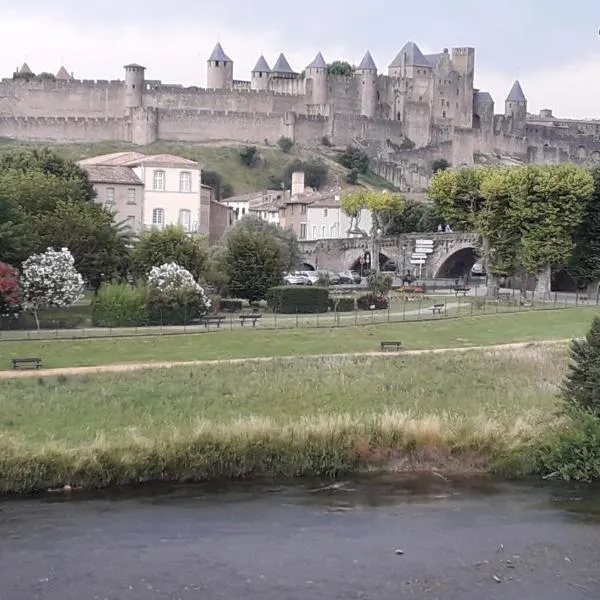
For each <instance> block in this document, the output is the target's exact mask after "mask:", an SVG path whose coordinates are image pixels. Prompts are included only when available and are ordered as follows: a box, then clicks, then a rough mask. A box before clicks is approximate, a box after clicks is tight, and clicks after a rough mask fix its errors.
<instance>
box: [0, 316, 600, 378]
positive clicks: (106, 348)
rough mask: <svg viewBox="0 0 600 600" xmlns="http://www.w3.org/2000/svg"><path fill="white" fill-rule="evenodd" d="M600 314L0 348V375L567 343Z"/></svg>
mask: <svg viewBox="0 0 600 600" xmlns="http://www.w3.org/2000/svg"><path fill="white" fill-rule="evenodd" d="M597 313H598V309H597V308H570V309H565V310H553V311H532V312H527V313H520V314H519V313H517V314H504V315H489V316H482V317H464V318H460V319H442V320H437V321H427V322H407V323H398V324H395V323H394V324H382V325H364V326H359V327H340V328H325V327H323V328H319V329H308V328H306V329H286V330H279V331H277V330H275V331H273V330H261V329H256V330H252V329H244V330H240V329H235V330H233V331H212V332H209V333H201V334H193V335H192V334H189V335H172V336H156V337H144V338H112V339H102V340H64V341H62V340H61V341H45V342H40V341H29V342H0V369H9V368H10V358H11V357H15V356H41V357H42V358H43V360H44V365H45V366H46V367H48V368H57V367H76V366H89V365H102V364H111V363H132V362H150V361H183V360H209V359H226V358H243V357H255V356H290V355H294V356H296V355H310V354H332V353H348V352H371V351H377V350H378V349H379V342H380V341H382V340H401V341H402V342H403V343H404V346H405V347H406V348H408V349H424V348H443V347H457V346H470V345H489V344H498V343H507V342H518V341H533V340H547V339H562V338H571V337H576V336H581V335H583V334H584V333H585V332H586V331H587V329H588V328H589V325H590V322H591V320H592V317H593V316H594V315H595V314H597ZM5 385H6V384H5Z"/></svg>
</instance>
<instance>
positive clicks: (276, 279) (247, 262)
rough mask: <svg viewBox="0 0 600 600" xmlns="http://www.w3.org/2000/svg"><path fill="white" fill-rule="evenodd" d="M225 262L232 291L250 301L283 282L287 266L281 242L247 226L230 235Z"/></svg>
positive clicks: (233, 293) (261, 297) (264, 294)
mask: <svg viewBox="0 0 600 600" xmlns="http://www.w3.org/2000/svg"><path fill="white" fill-rule="evenodd" d="M225 264H226V269H227V275H228V277H229V284H228V288H229V293H230V294H231V295H233V296H236V297H238V298H245V299H247V300H249V301H250V302H255V301H257V300H263V299H264V298H265V297H266V294H267V290H268V289H269V288H271V287H274V286H277V285H280V284H281V283H282V280H283V273H284V270H285V262H284V260H283V258H282V246H281V243H279V241H278V240H276V239H275V238H273V237H272V236H270V235H267V234H265V233H260V232H252V231H247V230H244V229H239V230H237V231H233V232H232V233H230V234H229V235H228V236H227V251H226V255H225Z"/></svg>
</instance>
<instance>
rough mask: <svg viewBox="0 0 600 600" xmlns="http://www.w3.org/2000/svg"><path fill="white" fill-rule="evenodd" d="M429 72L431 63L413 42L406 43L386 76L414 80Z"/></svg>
mask: <svg viewBox="0 0 600 600" xmlns="http://www.w3.org/2000/svg"><path fill="white" fill-rule="evenodd" d="M431 70H432V67H431V63H430V62H429V61H428V60H427V59H426V58H425V56H424V55H423V53H422V52H421V50H420V48H419V46H417V44H415V43H414V42H406V44H404V46H403V48H402V50H400V52H398V54H397V55H396V58H394V60H393V61H392V62H391V64H390V66H389V67H388V75H389V76H390V77H410V78H414V77H415V76H419V75H421V76H422V75H427V74H430V73H431Z"/></svg>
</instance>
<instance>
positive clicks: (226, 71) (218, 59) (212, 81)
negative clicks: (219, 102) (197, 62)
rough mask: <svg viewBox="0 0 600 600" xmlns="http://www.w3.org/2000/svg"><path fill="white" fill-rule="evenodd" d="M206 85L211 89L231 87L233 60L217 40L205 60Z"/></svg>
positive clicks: (228, 88) (227, 88)
mask: <svg viewBox="0 0 600 600" xmlns="http://www.w3.org/2000/svg"><path fill="white" fill-rule="evenodd" d="M206 62H207V63H208V64H207V77H206V87H207V88H208V89H211V90H230V89H232V88H233V61H232V60H231V59H230V58H229V56H227V54H225V51H224V50H223V47H222V46H221V44H220V43H219V42H217V45H216V46H215V49H214V50H213V51H212V54H211V55H210V57H209V58H208V60H207V61H206Z"/></svg>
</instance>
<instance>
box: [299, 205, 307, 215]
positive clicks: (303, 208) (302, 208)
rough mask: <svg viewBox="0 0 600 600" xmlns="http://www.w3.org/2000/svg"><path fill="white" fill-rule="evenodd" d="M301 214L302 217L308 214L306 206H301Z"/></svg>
mask: <svg viewBox="0 0 600 600" xmlns="http://www.w3.org/2000/svg"><path fill="white" fill-rule="evenodd" d="M300 214H301V215H305V214H306V204H301V205H300Z"/></svg>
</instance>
